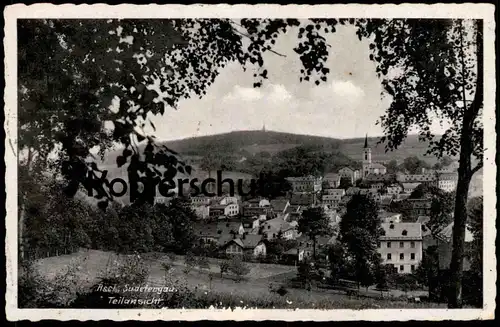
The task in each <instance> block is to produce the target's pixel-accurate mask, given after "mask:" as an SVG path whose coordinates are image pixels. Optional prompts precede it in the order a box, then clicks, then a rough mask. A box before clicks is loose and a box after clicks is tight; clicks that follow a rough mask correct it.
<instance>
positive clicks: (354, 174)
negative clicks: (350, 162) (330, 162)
mask: <svg viewBox="0 0 500 327" xmlns="http://www.w3.org/2000/svg"><path fill="white" fill-rule="evenodd" d="M338 174H339V175H340V178H341V179H342V178H346V179H348V180H349V181H350V182H351V184H353V185H354V182H356V180H358V179H359V178H360V177H361V176H359V170H357V169H352V168H349V167H343V168H341V169H340V170H339V172H338ZM339 183H340V182H339Z"/></svg>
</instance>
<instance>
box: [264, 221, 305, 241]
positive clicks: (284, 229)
mask: <svg viewBox="0 0 500 327" xmlns="http://www.w3.org/2000/svg"><path fill="white" fill-rule="evenodd" d="M280 231H281V233H282V235H283V238H285V239H294V238H296V237H297V234H298V233H297V224H296V222H293V223H290V222H287V221H284V220H283V219H280V218H275V219H270V220H267V221H265V222H263V223H262V224H260V226H259V232H260V234H262V235H265V239H267V240H272V239H274V238H276V237H277V236H278V234H279V232H280Z"/></svg>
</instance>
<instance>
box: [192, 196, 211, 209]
mask: <svg viewBox="0 0 500 327" xmlns="http://www.w3.org/2000/svg"><path fill="white" fill-rule="evenodd" d="M190 200H191V205H192V206H193V207H197V206H207V205H209V204H210V197H208V196H202V195H199V196H192V197H190Z"/></svg>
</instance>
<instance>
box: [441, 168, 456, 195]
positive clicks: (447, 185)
mask: <svg viewBox="0 0 500 327" xmlns="http://www.w3.org/2000/svg"><path fill="white" fill-rule="evenodd" d="M437 181H438V187H439V188H440V189H441V190H443V191H445V192H453V191H455V190H456V188H457V183H458V174H457V173H455V172H449V173H441V174H438V178H437Z"/></svg>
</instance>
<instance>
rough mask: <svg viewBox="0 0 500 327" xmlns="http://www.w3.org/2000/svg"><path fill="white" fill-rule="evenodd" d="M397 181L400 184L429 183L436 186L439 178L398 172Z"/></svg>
mask: <svg viewBox="0 0 500 327" xmlns="http://www.w3.org/2000/svg"><path fill="white" fill-rule="evenodd" d="M396 180H397V181H398V182H400V183H427V184H432V185H434V184H435V182H436V180H437V177H436V174H405V173H402V172H397V173H396Z"/></svg>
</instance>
